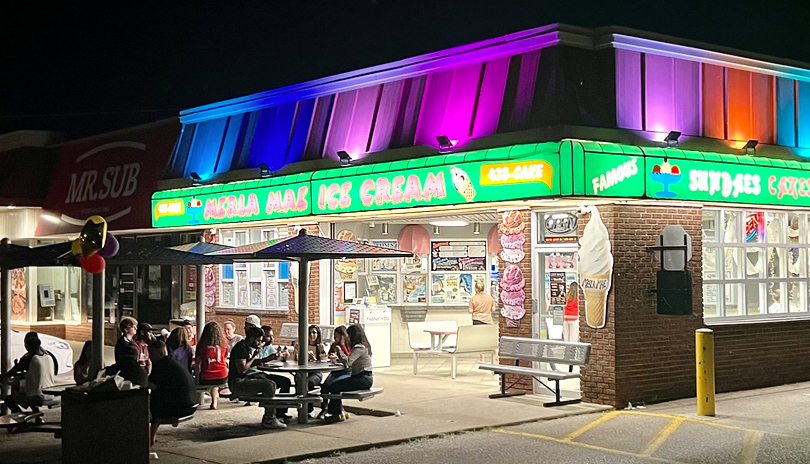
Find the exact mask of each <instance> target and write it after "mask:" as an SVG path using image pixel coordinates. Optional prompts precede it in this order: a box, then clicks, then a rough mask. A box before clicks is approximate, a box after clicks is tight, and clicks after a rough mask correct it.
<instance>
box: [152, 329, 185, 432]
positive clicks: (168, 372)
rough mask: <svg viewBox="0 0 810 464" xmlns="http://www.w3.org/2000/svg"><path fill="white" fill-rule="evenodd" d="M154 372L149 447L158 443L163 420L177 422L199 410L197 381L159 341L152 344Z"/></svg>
mask: <svg viewBox="0 0 810 464" xmlns="http://www.w3.org/2000/svg"><path fill="white" fill-rule="evenodd" d="M149 359H150V360H151V361H152V373H151V374H150V375H149V389H150V392H149V408H150V412H151V416H152V426H151V427H150V430H149V431H150V434H149V444H150V445H154V444H155V435H156V434H157V430H158V427H159V426H160V422H161V421H165V420H177V419H179V418H181V417H187V416H190V415H192V414H194V411H196V410H197V398H196V396H197V392H196V390H195V388H194V379H193V378H192V377H191V373H189V371H188V370H187V369H186V367H185V366H182V365H180V363H178V362H177V361H176V360H175V359H174V358H172V357H171V356H169V352H168V350H167V349H166V344H165V343H163V342H162V341H160V340H156V341H154V342H152V343H150V344H149Z"/></svg>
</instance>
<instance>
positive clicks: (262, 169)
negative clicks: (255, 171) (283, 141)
mask: <svg viewBox="0 0 810 464" xmlns="http://www.w3.org/2000/svg"><path fill="white" fill-rule="evenodd" d="M259 174H260V175H261V177H262V178H265V177H270V176H272V175H273V173H272V172H270V168H268V167H267V165H266V164H264V163H259Z"/></svg>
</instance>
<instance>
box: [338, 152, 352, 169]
mask: <svg viewBox="0 0 810 464" xmlns="http://www.w3.org/2000/svg"><path fill="white" fill-rule="evenodd" d="M337 155H338V158H340V165H341V166H351V165H352V157H351V155H349V152H347V151H345V150H340V151H339V152H337Z"/></svg>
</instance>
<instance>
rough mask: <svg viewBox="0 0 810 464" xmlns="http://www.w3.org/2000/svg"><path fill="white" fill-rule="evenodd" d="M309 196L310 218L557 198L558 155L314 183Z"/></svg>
mask: <svg viewBox="0 0 810 464" xmlns="http://www.w3.org/2000/svg"><path fill="white" fill-rule="evenodd" d="M312 192H313V193H312V194H313V196H314V202H313V205H312V212H313V214H330V213H345V212H353V211H372V210H381V209H398V208H408V207H414V206H436V205H456V204H465V203H478V202H484V201H500V200H514V199H519V198H533V197H542V196H550V195H559V193H560V186H559V155H558V154H557V153H552V154H545V155H533V156H531V157H527V158H523V159H519V160H504V161H489V162H487V161H483V162H465V163H458V164H448V165H438V166H434V167H426V168H419V169H411V170H401V171H391V172H380V173H376V174H366V175H356V176H346V177H334V178H328V179H318V180H313V181H312Z"/></svg>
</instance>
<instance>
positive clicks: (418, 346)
mask: <svg viewBox="0 0 810 464" xmlns="http://www.w3.org/2000/svg"><path fill="white" fill-rule="evenodd" d="M457 328H458V324H457V323H456V321H424V322H408V344H409V345H410V346H411V350H412V351H413V374H414V375H416V374H417V373H418V369H419V365H418V362H419V360H418V355H419V353H435V352H432V351H431V350H430V348H431V345H430V334H429V333H427V332H425V330H448V331H455V330H457ZM444 346H445V347H447V348H452V347H454V346H456V340H455V336H453V335H451V336H450V337H448V339H447V341H445V342H444Z"/></svg>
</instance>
